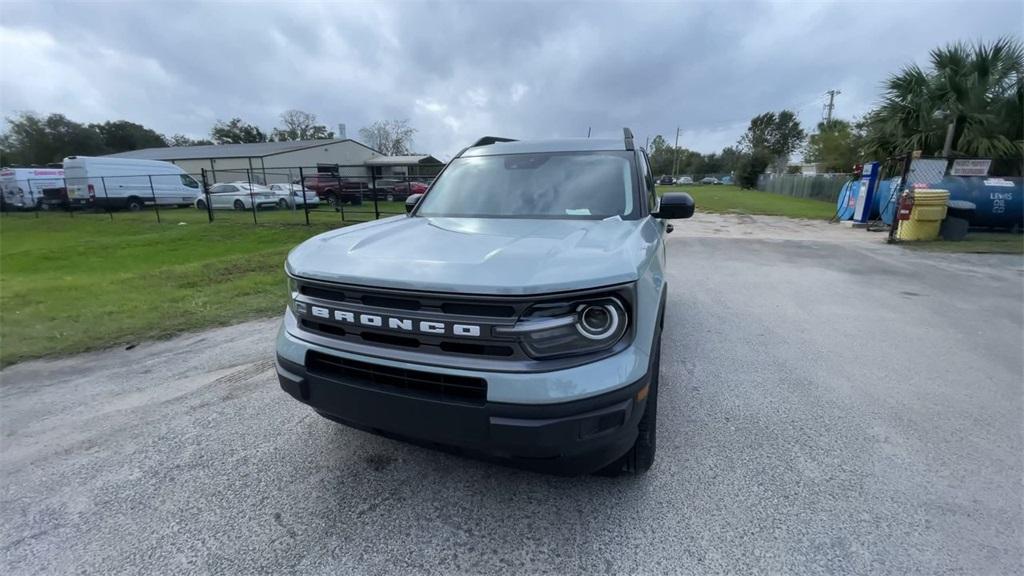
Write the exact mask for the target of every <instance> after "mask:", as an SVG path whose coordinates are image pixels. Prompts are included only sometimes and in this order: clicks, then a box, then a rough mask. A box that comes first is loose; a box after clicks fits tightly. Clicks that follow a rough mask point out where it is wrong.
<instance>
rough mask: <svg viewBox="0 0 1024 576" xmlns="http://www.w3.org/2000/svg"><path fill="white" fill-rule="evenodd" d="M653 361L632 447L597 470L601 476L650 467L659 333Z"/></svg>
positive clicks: (655, 428)
mask: <svg viewBox="0 0 1024 576" xmlns="http://www.w3.org/2000/svg"><path fill="white" fill-rule="evenodd" d="M654 354H655V355H654V362H652V363H651V364H652V365H651V381H650V383H649V384H648V386H649V388H648V392H647V406H646V407H645V409H644V415H643V417H641V418H640V423H639V424H638V425H637V428H639V432H638V434H637V436H636V442H634V443H633V447H632V448H630V449H629V452H626V453H625V454H623V455H622V457H621V458H619V459H618V460H616V461H615V462H612V463H611V464H609V465H608V466H606V467H604V468H602V469H601V470H600V471H598V474H600V475H601V476H620V475H624V474H631V475H640V474H643V473H644V472H647V471H648V470H650V469H651V466H652V465H653V464H654V455H655V453H656V452H657V448H658V381H659V380H660V379H661V378H660V377H659V373H660V370H661V334H660V332H659V334H658V341H657V343H656V347H655V353H654Z"/></svg>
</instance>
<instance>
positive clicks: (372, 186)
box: [370, 167, 380, 220]
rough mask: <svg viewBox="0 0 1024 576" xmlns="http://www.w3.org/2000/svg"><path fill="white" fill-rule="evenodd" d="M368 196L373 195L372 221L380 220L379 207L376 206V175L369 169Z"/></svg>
mask: <svg viewBox="0 0 1024 576" xmlns="http://www.w3.org/2000/svg"><path fill="white" fill-rule="evenodd" d="M370 194H373V219H374V220H380V207H379V206H378V205H377V197H378V196H379V194H377V173H376V172H375V171H374V170H373V168H372V167H371V168H370Z"/></svg>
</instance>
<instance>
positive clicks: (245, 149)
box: [110, 138, 439, 184]
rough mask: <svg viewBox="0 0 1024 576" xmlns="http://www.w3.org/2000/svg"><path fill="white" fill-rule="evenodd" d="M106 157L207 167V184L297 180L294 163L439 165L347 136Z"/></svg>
mask: <svg viewBox="0 0 1024 576" xmlns="http://www.w3.org/2000/svg"><path fill="white" fill-rule="evenodd" d="M110 157H117V158H139V159H145V160H163V161H165V162H171V163H173V164H177V165H178V166H181V168H182V169H183V170H185V172H188V173H189V174H194V175H198V174H200V173H201V172H202V171H203V170H206V175H207V179H208V181H209V182H210V183H213V182H231V181H236V180H245V179H247V178H249V177H250V175H251V178H252V179H253V181H254V182H260V183H264V184H271V183H274V182H291V181H294V180H296V179H298V177H299V171H298V168H299V167H302V168H303V169H304V170H306V172H305V173H304V174H305V175H308V174H309V173H312V172H315V171H321V172H332V173H336V174H338V175H339V176H350V177H368V176H369V175H370V173H371V170H372V172H373V173H374V174H375V175H377V176H391V175H399V174H403V175H409V176H417V175H430V174H436V172H437V168H436V166H437V165H438V164H439V161H438V160H437V159H436V158H434V157H432V156H428V155H419V156H384V155H382V154H381V153H380V152H378V151H376V150H374V149H373V148H370V147H369V146H366V145H364V144H360V143H359V142H356V141H355V140H352V139H348V138H346V139H338V140H295V141H290V142H260V143H255V144H210V145H204V146H172V147H167V148H144V149H142V150H131V151H128V152H120V153H118V154H110ZM421 167H422V168H421Z"/></svg>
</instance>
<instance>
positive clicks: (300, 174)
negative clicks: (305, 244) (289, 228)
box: [299, 166, 309, 226]
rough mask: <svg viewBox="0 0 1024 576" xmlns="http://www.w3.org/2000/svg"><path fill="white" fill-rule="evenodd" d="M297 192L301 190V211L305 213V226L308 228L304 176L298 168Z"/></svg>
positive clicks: (300, 167) (307, 206)
mask: <svg viewBox="0 0 1024 576" xmlns="http://www.w3.org/2000/svg"><path fill="white" fill-rule="evenodd" d="M299 190H302V211H303V212H305V213H306V226H309V203H308V202H307V201H306V176H305V175H304V174H303V173H302V166H299Z"/></svg>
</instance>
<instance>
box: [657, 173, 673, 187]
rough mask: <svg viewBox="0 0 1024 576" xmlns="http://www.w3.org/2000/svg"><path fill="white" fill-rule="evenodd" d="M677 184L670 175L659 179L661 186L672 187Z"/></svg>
mask: <svg viewBox="0 0 1024 576" xmlns="http://www.w3.org/2000/svg"><path fill="white" fill-rule="evenodd" d="M675 183H676V181H675V180H674V179H673V178H672V177H671V176H668V175H665V176H662V177H661V178H658V184H661V185H662V186H671V185H672V184H675Z"/></svg>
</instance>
